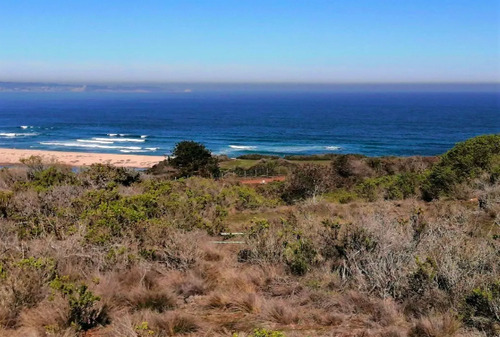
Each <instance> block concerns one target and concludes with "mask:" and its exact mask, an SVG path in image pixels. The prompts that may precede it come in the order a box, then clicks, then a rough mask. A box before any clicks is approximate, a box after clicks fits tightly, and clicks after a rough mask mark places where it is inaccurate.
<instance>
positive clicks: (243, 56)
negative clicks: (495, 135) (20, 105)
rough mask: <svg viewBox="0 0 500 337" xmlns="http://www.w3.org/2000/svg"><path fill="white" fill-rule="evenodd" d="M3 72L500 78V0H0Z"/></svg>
mask: <svg viewBox="0 0 500 337" xmlns="http://www.w3.org/2000/svg"><path fill="white" fill-rule="evenodd" d="M0 81H45V82H54V81H55V82H287V83H288V82H292V83H294V82H304V83H399V82H405V83H412V82H425V83H428V82H433V83H434V82H451V83H454V82H468V83H481V82H500V0H356V1H348V0H327V1H319V0H307V1H299V0H297V1H295V0H285V1H280V0H262V1H261V0H231V1H229V0H210V1H203V0H197V1H189V0H182V1H180V0H174V1H170V0H158V1H153V0H140V1H139V0H136V1H130V0H106V1H103V0H98V1H94V0H72V1H68V0H63V1H56V0H45V1H41V0H30V1H28V0H15V1H12V0H0Z"/></svg>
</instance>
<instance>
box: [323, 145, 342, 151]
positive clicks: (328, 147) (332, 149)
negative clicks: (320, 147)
mask: <svg viewBox="0 0 500 337" xmlns="http://www.w3.org/2000/svg"><path fill="white" fill-rule="evenodd" d="M340 149H342V148H341V147H340V146H325V150H331V151H338V150H340Z"/></svg>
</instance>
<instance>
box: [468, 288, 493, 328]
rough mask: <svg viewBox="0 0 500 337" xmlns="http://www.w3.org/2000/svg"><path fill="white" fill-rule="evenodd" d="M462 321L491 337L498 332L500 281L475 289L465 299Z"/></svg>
mask: <svg viewBox="0 0 500 337" xmlns="http://www.w3.org/2000/svg"><path fill="white" fill-rule="evenodd" d="M464 302H465V303H464V321H465V322H466V323H467V324H469V325H471V326H475V327H476V328H479V329H481V330H487V331H489V332H491V333H492V335H494V334H495V332H496V333H498V332H500V281H496V282H494V283H491V284H489V285H487V286H483V287H479V288H475V289H473V290H472V292H471V293H470V294H469V295H467V296H466V297H465V301H464Z"/></svg>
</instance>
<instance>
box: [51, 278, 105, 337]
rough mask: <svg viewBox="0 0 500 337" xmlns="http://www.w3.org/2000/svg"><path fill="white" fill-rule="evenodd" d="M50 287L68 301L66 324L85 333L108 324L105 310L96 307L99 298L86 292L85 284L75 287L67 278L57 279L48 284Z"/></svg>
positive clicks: (88, 291)
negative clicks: (68, 309)
mask: <svg viewBox="0 0 500 337" xmlns="http://www.w3.org/2000/svg"><path fill="white" fill-rule="evenodd" d="M50 287H51V288H52V289H53V290H55V291H58V292H59V293H60V294H61V295H62V296H63V297H64V298H66V299H67V300H68V304H69V308H70V311H69V314H68V324H70V325H71V326H74V327H75V328H76V329H78V330H83V331H87V330H90V329H92V328H94V327H96V326H98V325H106V324H108V323H109V318H108V316H107V313H106V308H105V307H98V306H97V302H99V301H100V297H99V296H95V295H94V294H93V293H92V292H91V291H90V290H88V288H87V286H86V285H85V284H81V285H76V284H74V283H71V282H69V279H68V278H67V277H61V278H59V277H57V278H56V279H55V280H53V281H52V282H50Z"/></svg>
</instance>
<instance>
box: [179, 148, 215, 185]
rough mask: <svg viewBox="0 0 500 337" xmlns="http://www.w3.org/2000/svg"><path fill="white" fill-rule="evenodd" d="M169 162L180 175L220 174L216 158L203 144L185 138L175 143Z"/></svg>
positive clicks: (206, 175) (211, 176) (203, 175)
mask: <svg viewBox="0 0 500 337" xmlns="http://www.w3.org/2000/svg"><path fill="white" fill-rule="evenodd" d="M172 155H173V158H172V159H171V160H170V164H171V165H172V166H173V167H175V168H176V169H177V170H179V175H180V176H181V177H190V176H193V175H199V176H202V177H207V178H214V177H215V178H216V177H218V176H219V175H220V170H219V163H218V161H217V158H215V157H213V156H212V153H211V152H210V150H208V149H207V148H206V147H205V146H204V145H203V144H200V143H197V142H195V141H192V140H189V141H188V140H185V141H182V142H179V143H177V144H176V145H175V148H174V150H173V152H172Z"/></svg>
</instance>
